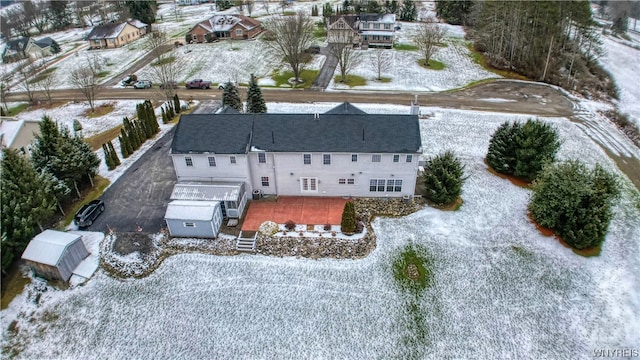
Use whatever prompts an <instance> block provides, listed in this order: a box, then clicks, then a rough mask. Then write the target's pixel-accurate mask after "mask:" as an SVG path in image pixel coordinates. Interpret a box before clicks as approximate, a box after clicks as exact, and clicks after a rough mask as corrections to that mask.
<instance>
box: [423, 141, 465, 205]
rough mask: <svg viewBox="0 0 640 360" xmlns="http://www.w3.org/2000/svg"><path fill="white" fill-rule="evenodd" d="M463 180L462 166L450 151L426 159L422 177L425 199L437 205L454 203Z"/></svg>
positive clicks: (460, 190) (459, 192)
mask: <svg viewBox="0 0 640 360" xmlns="http://www.w3.org/2000/svg"><path fill="white" fill-rule="evenodd" d="M465 180H466V178H465V177H464V165H462V163H461V162H460V159H458V158H457V157H456V156H455V155H454V154H453V152H451V151H446V152H444V153H443V154H440V155H437V156H435V157H433V158H430V159H428V160H427V163H426V165H425V167H424V175H423V176H422V181H423V182H424V185H425V190H426V198H427V199H429V200H430V201H432V202H434V203H435V204H437V205H448V204H451V203H453V202H455V201H456V200H457V199H458V197H459V196H460V194H462V184H463V183H464V181H465Z"/></svg>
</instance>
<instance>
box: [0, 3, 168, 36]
mask: <svg viewBox="0 0 640 360" xmlns="http://www.w3.org/2000/svg"><path fill="white" fill-rule="evenodd" d="M157 7H158V6H157V3H156V1H155V0H135V1H115V0H113V1H93V0H81V1H59V0H48V1H34V0H25V1H20V2H19V4H18V6H12V7H9V8H8V9H7V11H6V12H5V13H4V15H2V16H0V31H2V35H3V36H4V37H5V38H6V39H12V38H14V37H17V36H23V37H29V36H31V35H39V34H43V33H46V32H55V31H60V30H66V29H68V28H70V27H73V26H79V27H85V26H95V25H99V24H103V23H109V22H116V21H123V20H125V19H128V18H132V19H138V20H140V21H142V22H144V23H146V24H153V23H155V19H156V10H157Z"/></svg>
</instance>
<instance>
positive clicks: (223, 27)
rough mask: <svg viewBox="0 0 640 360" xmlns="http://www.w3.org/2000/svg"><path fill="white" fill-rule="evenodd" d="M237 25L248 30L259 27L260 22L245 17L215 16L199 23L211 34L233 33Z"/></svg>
mask: <svg viewBox="0 0 640 360" xmlns="http://www.w3.org/2000/svg"><path fill="white" fill-rule="evenodd" d="M237 24H239V25H240V26H242V27H243V28H245V29H247V30H248V29H253V28H254V27H256V26H259V25H260V22H259V21H258V20H255V19H252V18H250V17H247V16H244V15H215V16H212V17H211V18H209V19H207V20H204V21H202V22H200V23H198V25H199V26H202V27H203V28H204V29H205V30H207V31H209V32H215V31H231V29H233V27H234V26H236V25H237ZM198 25H196V26H198Z"/></svg>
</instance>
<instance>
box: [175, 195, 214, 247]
mask: <svg viewBox="0 0 640 360" xmlns="http://www.w3.org/2000/svg"><path fill="white" fill-rule="evenodd" d="M164 219H165V221H166V223H167V228H168V229H169V233H170V234H171V236H173V237H195V238H212V239H213V238H215V237H216V236H218V231H219V230H220V226H221V225H222V211H221V208H220V203H219V202H217V201H185V200H174V201H172V202H170V203H169V205H167V211H166V213H165V215H164Z"/></svg>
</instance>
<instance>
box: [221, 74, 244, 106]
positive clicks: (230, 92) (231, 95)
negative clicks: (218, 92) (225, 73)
mask: <svg viewBox="0 0 640 360" xmlns="http://www.w3.org/2000/svg"><path fill="white" fill-rule="evenodd" d="M222 106H230V107H232V108H234V109H236V110H238V112H242V99H241V98H240V93H239V92H238V87H237V86H236V85H235V84H234V83H233V82H232V81H228V82H227V84H226V85H225V86H224V90H223V91H222Z"/></svg>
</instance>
